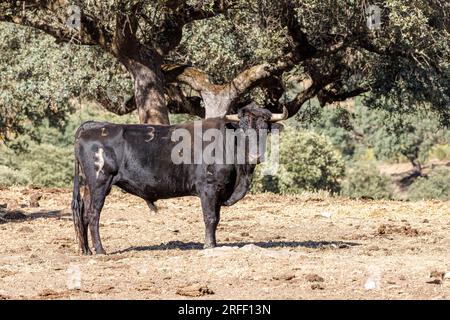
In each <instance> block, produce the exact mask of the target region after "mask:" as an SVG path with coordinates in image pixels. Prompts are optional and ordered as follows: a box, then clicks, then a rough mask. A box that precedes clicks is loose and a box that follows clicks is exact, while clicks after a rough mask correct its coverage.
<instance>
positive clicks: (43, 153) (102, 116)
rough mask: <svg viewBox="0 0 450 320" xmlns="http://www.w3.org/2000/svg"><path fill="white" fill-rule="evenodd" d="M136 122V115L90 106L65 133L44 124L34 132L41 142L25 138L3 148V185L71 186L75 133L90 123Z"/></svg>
mask: <svg viewBox="0 0 450 320" xmlns="http://www.w3.org/2000/svg"><path fill="white" fill-rule="evenodd" d="M135 119H136V115H134V114H132V115H127V116H121V117H120V116H117V115H114V114H112V113H106V112H104V111H102V110H101V109H99V108H98V107H96V106H95V105H88V106H87V107H84V108H83V109H82V110H81V111H79V112H77V113H75V114H73V115H71V116H70V117H69V121H68V123H67V125H66V126H65V128H64V129H63V130H60V129H56V128H54V127H52V126H50V125H49V123H48V121H43V124H42V125H41V126H39V127H37V128H35V130H34V134H35V135H36V138H37V139H38V140H39V143H37V142H35V141H34V140H33V139H30V137H29V136H28V135H23V136H20V137H18V138H16V139H14V140H12V141H10V143H9V144H8V146H9V148H7V147H6V146H4V145H3V146H2V145H0V182H1V183H3V184H4V185H6V186H9V185H16V184H18V185H24V184H32V185H35V186H43V187H68V186H70V185H71V183H72V179H73V170H74V169H73V168H74V156H73V142H74V134H75V131H76V130H77V128H78V127H79V126H80V124H81V123H83V122H84V121H87V120H99V121H108V122H115V123H134V120H135ZM0 185H1V184H0Z"/></svg>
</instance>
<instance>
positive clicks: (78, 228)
mask: <svg viewBox="0 0 450 320" xmlns="http://www.w3.org/2000/svg"><path fill="white" fill-rule="evenodd" d="M83 207H84V203H83V200H82V199H81V195H80V163H79V162H78V159H76V157H75V176H74V179H73V196H72V214H73V223H74V225H75V232H76V234H77V237H78V241H79V243H80V246H82V245H83V244H84V239H85V232H86V230H85V227H84V221H83V210H84V208H83Z"/></svg>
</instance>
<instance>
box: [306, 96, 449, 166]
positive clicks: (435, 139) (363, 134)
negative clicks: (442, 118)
mask: <svg viewBox="0 0 450 320" xmlns="http://www.w3.org/2000/svg"><path fill="white" fill-rule="evenodd" d="M298 118H299V120H300V121H302V123H301V124H300V127H302V128H305V129H309V130H313V131H314V132H317V133H319V134H325V135H326V136H328V137H329V138H330V139H331V142H332V143H333V146H334V147H335V148H337V149H338V150H339V151H340V152H341V153H342V155H343V156H344V159H346V160H358V159H359V160H364V159H365V160H381V161H402V160H408V161H409V162H411V163H412V164H413V165H414V166H416V167H419V166H421V165H422V164H423V163H425V162H426V161H427V160H428V158H429V157H430V155H431V154H432V148H433V146H435V145H438V144H439V145H441V147H440V148H438V149H435V152H437V154H436V155H437V156H438V157H441V158H442V157H444V158H445V156H446V154H445V150H446V149H445V148H446V146H447V147H448V143H449V142H450V140H449V139H448V137H449V132H450V131H449V130H445V129H443V128H440V126H439V118H438V116H437V115H435V114H433V113H425V112H422V111H419V110H418V111H415V112H412V113H408V114H396V113H391V112H389V111H386V110H380V109H370V108H367V107H366V106H362V105H361V104H360V103H359V101H358V100H356V103H355V106H352V107H351V108H350V107H347V109H344V108H342V107H336V106H327V107H324V108H323V109H322V108H320V107H319V106H318V105H317V104H311V105H309V106H307V108H305V109H304V110H302V111H301V112H300V113H299V115H298Z"/></svg>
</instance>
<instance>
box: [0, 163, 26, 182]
mask: <svg viewBox="0 0 450 320" xmlns="http://www.w3.org/2000/svg"><path fill="white" fill-rule="evenodd" d="M29 182H30V181H29V179H28V176H27V175H26V174H25V173H24V172H22V171H19V170H14V169H12V168H10V167H7V166H4V165H0V187H11V186H19V185H20V186H22V185H27V184H28V183H29Z"/></svg>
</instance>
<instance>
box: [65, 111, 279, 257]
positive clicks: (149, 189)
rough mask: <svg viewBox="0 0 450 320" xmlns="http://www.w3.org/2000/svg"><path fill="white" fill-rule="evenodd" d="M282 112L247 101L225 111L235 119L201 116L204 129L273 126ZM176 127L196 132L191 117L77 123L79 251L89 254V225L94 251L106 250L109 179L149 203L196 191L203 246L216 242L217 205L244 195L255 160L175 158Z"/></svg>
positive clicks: (75, 215)
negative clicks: (103, 223) (161, 122)
mask: <svg viewBox="0 0 450 320" xmlns="http://www.w3.org/2000/svg"><path fill="white" fill-rule="evenodd" d="M233 117H234V118H233ZM232 118H233V119H232ZM284 118H286V115H285V114H283V115H282V116H281V115H272V114H271V113H270V112H269V111H268V110H265V109H260V108H256V107H254V106H249V107H246V108H243V109H241V110H240V112H239V115H238V116H228V119H230V120H231V119H232V120H233V121H239V122H237V123H235V122H230V121H228V120H227V119H207V120H203V121H202V130H203V132H204V131H206V130H208V129H217V130H219V131H221V132H224V131H225V129H242V130H243V131H244V132H246V131H248V130H249V129H253V130H255V131H256V132H258V131H259V130H267V131H270V130H272V129H274V128H275V126H277V124H276V123H275V122H276V121H279V120H283V119H284ZM278 127H279V126H277V128H278ZM176 129H185V130H187V131H189V132H190V133H191V137H193V136H194V125H193V124H192V123H190V124H180V125H173V126H156V125H155V126H153V125H119V124H111V123H105V122H86V123H84V124H83V125H81V126H80V128H79V129H78V131H77V133H76V137H75V139H76V141H75V159H76V163H75V177H74V189H73V201H72V211H73V219H74V224H75V230H76V234H77V236H78V240H79V245H80V250H81V252H82V253H83V254H91V250H90V249H89V244H88V232H87V229H88V228H89V230H90V232H91V238H92V241H93V244H94V248H95V251H96V253H97V254H104V253H105V250H104V249H103V246H102V243H101V240H100V233H99V220H100V212H101V210H102V208H103V205H104V202H105V198H106V196H107V195H108V194H109V192H110V190H111V187H112V186H113V185H117V186H118V187H120V188H121V189H123V190H125V191H126V192H129V193H131V194H133V195H136V196H138V197H141V198H142V199H144V200H146V201H147V203H148V204H149V206H150V207H153V202H154V201H156V200H158V199H167V198H174V197H182V196H198V197H200V199H201V205H202V210H203V218H204V222H205V228H206V232H205V247H206V248H209V247H214V246H215V245H216V236H215V233H216V228H217V225H218V223H219V219H220V208H221V206H222V205H226V206H229V205H233V204H234V203H236V202H237V201H239V200H240V199H242V198H243V197H244V196H245V194H246V193H247V191H248V190H249V188H250V185H251V181H252V176H253V171H254V169H255V164H252V163H249V162H248V161H247V162H245V163H243V164H239V163H232V164H175V163H174V162H173V161H172V159H171V155H172V150H173V148H174V146H175V145H176V144H177V143H178V142H174V141H172V139H171V136H172V133H173V132H174V130H176ZM203 147H204V146H203ZM245 150H248V148H247V149H245ZM246 156H247V157H248V153H247V155H246ZM258 156H260V154H258ZM247 159H248V158H247ZM80 171H81V172H80ZM80 173H81V176H80ZM80 178H83V185H84V193H83V198H82V199H81V195H80V184H81V183H80Z"/></svg>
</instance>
